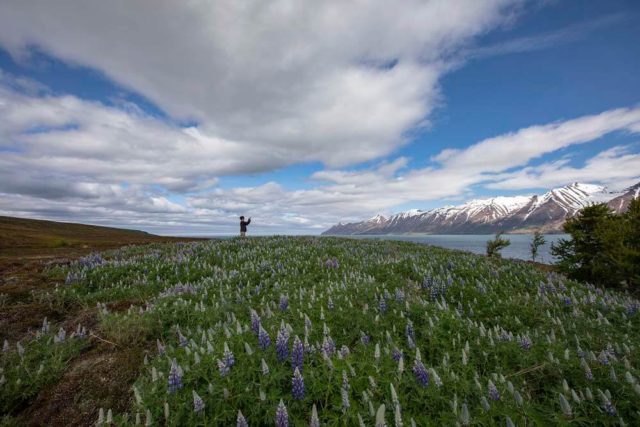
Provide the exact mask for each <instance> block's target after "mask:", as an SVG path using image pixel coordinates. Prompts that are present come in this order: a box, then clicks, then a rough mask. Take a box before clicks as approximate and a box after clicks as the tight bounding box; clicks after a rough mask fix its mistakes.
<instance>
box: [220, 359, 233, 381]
mask: <svg viewBox="0 0 640 427" xmlns="http://www.w3.org/2000/svg"><path fill="white" fill-rule="evenodd" d="M218 370H219V371H220V376H221V377H223V378H224V377H226V376H227V375H229V371H230V368H229V365H227V364H226V363H225V362H224V361H222V360H220V359H218Z"/></svg>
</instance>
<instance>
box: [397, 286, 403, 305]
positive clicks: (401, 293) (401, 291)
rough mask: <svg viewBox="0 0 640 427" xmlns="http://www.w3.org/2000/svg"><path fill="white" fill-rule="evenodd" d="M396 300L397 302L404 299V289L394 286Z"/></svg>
mask: <svg viewBox="0 0 640 427" xmlns="http://www.w3.org/2000/svg"><path fill="white" fill-rule="evenodd" d="M396 301H398V302H403V301H404V291H403V290H402V289H400V288H396Z"/></svg>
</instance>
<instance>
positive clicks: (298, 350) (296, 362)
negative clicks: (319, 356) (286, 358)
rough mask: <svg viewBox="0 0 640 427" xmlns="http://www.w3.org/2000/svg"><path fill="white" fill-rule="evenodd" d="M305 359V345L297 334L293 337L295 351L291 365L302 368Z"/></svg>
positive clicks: (294, 367) (292, 354) (292, 353)
mask: <svg viewBox="0 0 640 427" xmlns="http://www.w3.org/2000/svg"><path fill="white" fill-rule="evenodd" d="M303 361H304V346H303V345H302V341H300V338H298V336H297V335H296V336H295V338H294V339H293V351H292V352H291V367H293V369H300V370H302V364H303Z"/></svg>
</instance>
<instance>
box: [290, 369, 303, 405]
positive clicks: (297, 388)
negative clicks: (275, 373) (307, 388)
mask: <svg viewBox="0 0 640 427" xmlns="http://www.w3.org/2000/svg"><path fill="white" fill-rule="evenodd" d="M291 393H292V394H293V398H294V399H296V400H302V399H304V378H302V375H301V374H300V370H299V369H298V368H296V370H295V371H293V378H292V379H291Z"/></svg>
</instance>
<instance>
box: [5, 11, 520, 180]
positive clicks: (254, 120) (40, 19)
mask: <svg viewBox="0 0 640 427" xmlns="http://www.w3.org/2000/svg"><path fill="white" fill-rule="evenodd" d="M523 2H524V0H487V1H482V2H479V1H476V0H432V1H428V2H425V1H421V0H398V1H394V2H388V1H386V0H367V1H357V2H345V1H342V0H329V1H315V0H309V1H298V2H291V1H287V0H275V1H269V2H264V1H258V0H255V1H246V2H238V1H236V0H218V1H198V2H185V1H178V2H176V1H167V0H163V1H157V2H148V1H129V0H115V1H109V2H90V3H87V2H85V1H82V0H62V1H57V2H55V4H54V3H52V2H46V1H37V0H22V1H6V2H2V3H1V4H0V45H2V46H3V47H4V48H6V49H7V50H9V51H10V52H11V53H12V54H13V56H14V57H15V58H17V59H21V60H25V61H28V58H29V54H30V49H31V47H33V46H35V47H37V48H38V49H40V50H42V51H44V52H46V53H48V54H50V55H52V56H54V57H56V58H60V59H62V60H64V61H67V62H70V63H73V64H79V65H82V66H86V67H90V68H93V69H96V70H99V71H101V72H102V73H104V74H105V75H106V76H107V77H109V78H110V79H112V80H113V81H115V82H117V83H119V84H121V85H122V86H124V87H126V88H129V89H130V90H132V91H134V92H137V93H140V94H142V95H144V96H145V97H147V98H148V99H150V100H151V101H152V102H153V103H155V104H156V105H158V106H159V107H160V108H161V109H163V110H164V111H165V112H167V113H168V114H169V115H170V116H171V117H173V118H176V119H178V120H185V121H195V122H197V123H198V124H199V126H198V132H199V133H200V134H201V135H202V138H201V139H200V142H202V143H206V144H211V145H215V144H216V143H217V142H216V141H233V144H237V145H238V146H241V147H243V149H244V150H245V152H246V153H247V154H248V155H250V152H251V150H254V149H256V147H266V148H267V150H269V149H270V150H271V151H273V152H274V153H276V154H278V155H279V157H282V158H287V159H290V160H289V162H291V161H292V160H291V159H295V161H297V162H305V161H321V162H324V163H325V164H327V165H329V166H330V167H344V166H347V165H351V164H356V163H359V162H362V161H367V160H372V159H376V158H379V157H381V156H385V155H388V154H389V153H391V152H392V151H393V150H394V149H396V148H397V147H398V146H400V145H402V144H404V143H406V142H407V139H406V138H404V135H405V133H406V132H407V131H408V130H410V129H411V128H413V127H416V126H424V125H425V124H427V123H428V121H427V120H426V119H428V116H429V114H430V112H431V111H432V110H433V109H434V107H435V106H437V105H438V102H439V90H438V79H439V77H440V76H441V75H442V74H443V73H444V72H446V71H447V64H446V62H447V58H448V57H450V56H452V54H453V52H455V51H457V50H459V49H461V48H462V47H464V46H465V45H466V44H468V43H469V42H470V40H471V39H472V38H473V37H474V36H477V35H479V34H482V33H484V32H486V31H488V30H490V29H492V28H494V27H496V26H498V25H500V24H502V23H504V22H505V21H508V20H510V19H511V18H512V16H513V14H514V13H516V12H517V11H518V10H519V7H520V6H521V5H522V4H523ZM106 52H108V54H105V53H106ZM390 64H392V65H393V66H391V65H390ZM220 150H221V151H222V152H223V154H222V156H223V157H224V149H222V148H220ZM256 161H257V160H256ZM278 166H280V164H278V162H275V163H269V164H266V165H262V164H260V165H256V166H255V169H259V168H273V167H278ZM238 168H239V169H242V166H241V165H238Z"/></svg>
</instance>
